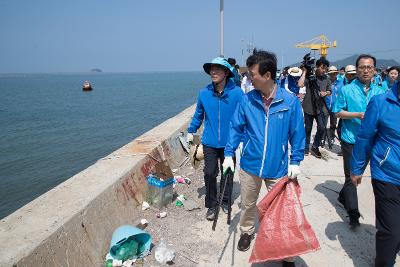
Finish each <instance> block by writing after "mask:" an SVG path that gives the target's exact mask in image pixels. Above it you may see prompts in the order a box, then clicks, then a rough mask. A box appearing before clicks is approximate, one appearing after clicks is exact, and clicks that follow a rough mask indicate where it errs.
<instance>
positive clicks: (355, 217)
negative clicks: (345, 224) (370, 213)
mask: <svg viewBox="0 0 400 267" xmlns="http://www.w3.org/2000/svg"><path fill="white" fill-rule="evenodd" d="M349 218H350V222H349V224H350V226H351V227H352V228H355V227H358V226H360V221H359V219H360V212H359V211H358V210H350V211H349Z"/></svg>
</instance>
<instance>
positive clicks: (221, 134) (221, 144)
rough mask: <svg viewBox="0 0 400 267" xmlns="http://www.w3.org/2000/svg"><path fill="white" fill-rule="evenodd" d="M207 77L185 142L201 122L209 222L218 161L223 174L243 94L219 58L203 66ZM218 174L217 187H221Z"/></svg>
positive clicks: (229, 189)
mask: <svg viewBox="0 0 400 267" xmlns="http://www.w3.org/2000/svg"><path fill="white" fill-rule="evenodd" d="M203 69H204V71H205V72H206V73H207V74H209V75H210V77H211V83H210V84H209V85H207V86H206V87H205V88H203V89H201V90H200V92H199V96H198V99H197V106H196V111H195V113H194V115H193V118H192V122H191V123H190V125H189V128H188V130H187V131H188V135H187V141H188V143H189V144H190V143H193V134H194V133H195V132H196V131H197V129H199V128H200V126H201V124H202V123H203V120H205V123H204V131H203V135H202V138H201V143H202V144H203V152H204V182H205V186H206V197H205V206H206V208H208V211H207V214H206V218H207V220H210V221H212V220H213V219H214V217H215V211H216V210H215V209H216V206H217V202H218V200H217V176H218V159H219V166H220V167H219V168H220V170H221V172H222V162H223V161H224V148H225V144H226V140H227V137H228V129H229V121H230V119H231V116H232V114H233V112H234V111H235V108H236V105H237V103H238V102H239V101H240V100H241V99H242V96H243V91H242V89H241V88H240V87H238V86H236V85H235V83H234V82H233V81H232V80H231V79H230V78H231V77H233V76H234V73H233V72H232V70H231V65H230V64H229V63H228V61H226V59H224V58H222V57H217V58H215V59H213V60H212V61H211V62H210V63H205V64H204V65H203ZM222 178H223V176H222V175H221V182H220V185H222V184H223V182H224V181H223V179H222ZM232 186H233V184H231V183H229V184H227V188H226V189H225V193H224V198H223V201H222V202H223V203H220V204H221V205H222V207H223V210H224V212H225V211H227V210H228V208H229V207H228V206H227V203H228V199H229V197H230V196H229V194H231V192H232Z"/></svg>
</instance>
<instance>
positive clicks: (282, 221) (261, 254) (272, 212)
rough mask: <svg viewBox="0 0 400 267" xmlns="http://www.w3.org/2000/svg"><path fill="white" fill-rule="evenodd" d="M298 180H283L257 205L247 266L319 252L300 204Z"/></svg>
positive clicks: (315, 239) (317, 244) (313, 234)
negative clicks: (257, 225)
mask: <svg viewBox="0 0 400 267" xmlns="http://www.w3.org/2000/svg"><path fill="white" fill-rule="evenodd" d="M300 193H301V189H300V185H299V183H298V182H297V180H289V179H288V178H282V179H281V180H280V181H279V182H278V183H276V184H275V186H274V187H273V188H272V190H271V191H270V192H268V194H267V195H266V196H265V197H264V198H263V200H262V201H261V202H260V203H259V204H258V205H257V208H258V214H259V220H260V227H259V229H258V234H257V238H256V241H255V244H254V247H253V251H252V253H251V256H250V259H249V262H250V263H256V262H265V261H269V260H280V259H285V258H289V257H294V256H298V255H300V254H304V253H307V252H311V251H315V250H318V249H320V246H319V243H318V240H317V237H316V236H315V233H314V231H313V229H312V228H311V225H310V224H309V223H308V221H307V219H306V217H305V215H304V212H303V208H302V206H301V202H300Z"/></svg>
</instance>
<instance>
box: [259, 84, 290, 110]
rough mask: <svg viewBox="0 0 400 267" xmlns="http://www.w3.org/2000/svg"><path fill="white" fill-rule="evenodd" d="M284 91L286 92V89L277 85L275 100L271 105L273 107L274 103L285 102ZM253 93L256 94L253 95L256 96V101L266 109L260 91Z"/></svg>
mask: <svg viewBox="0 0 400 267" xmlns="http://www.w3.org/2000/svg"><path fill="white" fill-rule="evenodd" d="M282 90H286V89H284V88H282V87H278V85H277V87H276V94H275V98H274V100H273V101H272V104H271V105H273V104H274V103H277V102H281V101H283V91H282ZM253 91H254V93H252V95H254V100H255V101H256V102H257V103H258V104H260V105H261V106H262V107H264V102H263V101H262V96H261V92H260V91H259V90H257V89H254V90H253Z"/></svg>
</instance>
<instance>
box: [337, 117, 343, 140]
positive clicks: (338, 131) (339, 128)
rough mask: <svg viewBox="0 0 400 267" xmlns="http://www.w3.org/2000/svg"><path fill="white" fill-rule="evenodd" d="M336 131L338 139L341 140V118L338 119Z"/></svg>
mask: <svg viewBox="0 0 400 267" xmlns="http://www.w3.org/2000/svg"><path fill="white" fill-rule="evenodd" d="M336 132H337V135H338V138H339V140H342V119H339V122H338V126H337V128H336Z"/></svg>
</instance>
